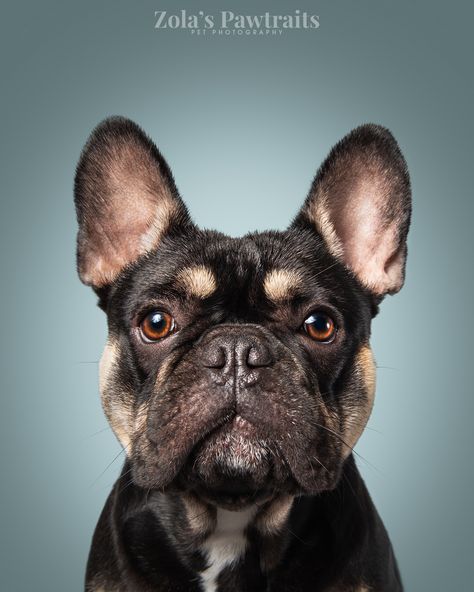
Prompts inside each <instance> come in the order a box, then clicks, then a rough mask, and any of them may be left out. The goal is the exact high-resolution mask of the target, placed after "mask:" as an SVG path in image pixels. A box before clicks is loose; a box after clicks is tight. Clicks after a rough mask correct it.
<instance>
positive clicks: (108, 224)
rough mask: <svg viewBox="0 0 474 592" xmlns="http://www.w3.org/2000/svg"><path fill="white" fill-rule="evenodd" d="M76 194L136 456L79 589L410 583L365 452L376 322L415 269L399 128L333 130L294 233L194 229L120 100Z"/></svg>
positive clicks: (187, 591)
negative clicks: (366, 475)
mask: <svg viewBox="0 0 474 592" xmlns="http://www.w3.org/2000/svg"><path fill="white" fill-rule="evenodd" d="M74 192H75V205H76V211H77V218H78V224H79V232H78V239H77V266H78V272H79V276H80V278H81V280H82V282H84V283H85V284H87V285H89V286H91V287H92V288H93V289H94V290H95V292H96V294H97V295H98V302H99V306H100V307H101V308H102V309H103V310H104V311H105V312H106V314H107V320H108V332H109V335H108V341H107V344H106V347H105V351H104V353H103V356H102V358H101V361H100V392H101V399H102V404H103V408H104V411H105V415H106V416H107V419H108V421H109V422H110V425H111V427H112V429H113V431H114V433H115V434H116V436H117V438H118V440H119V441H120V444H121V445H122V447H123V449H124V451H125V458H126V460H125V464H124V467H123V470H122V473H121V476H120V477H119V479H118V480H117V482H116V484H115V486H114V487H113V490H112V492H111V494H110V496H109V498H108V500H107V502H106V504H105V507H104V509H103V511H102V514H101V516H100V519H99V522H98V525H97V527H96V530H95V534H94V537H93V541H92V547H91V551H90V555H89V560H88V565H87V573H86V584H85V586H86V590H87V591H89V592H92V591H95V592H99V591H106V592H122V591H133V592H152V591H160V592H199V591H200V592H252V591H262V592H263V591H265V592H306V591H308V592H309V591H311V592H317V591H327V592H329V591H330V592H369V591H370V592H382V591H383V592H398V591H400V590H402V583H401V578H400V574H399V570H398V567H397V563H396V559H395V557H394V553H393V550H392V546H391V543H390V541H389V538H388V535H387V532H386V530H385V528H384V526H383V523H382V521H381V519H380V517H379V515H378V513H377V511H376V509H375V507H374V505H373V503H372V501H371V499H370V496H369V494H368V492H367V489H366V487H365V485H364V482H363V480H362V478H361V476H360V473H359V471H358V468H357V466H356V463H355V460H354V456H353V448H354V446H355V444H356V442H357V440H358V438H359V437H360V435H361V433H362V431H363V429H364V427H365V425H366V423H367V421H368V418H369V415H370V413H371V409H372V404H373V400H374V393H375V364H374V359H373V355H372V352H371V348H370V345H369V338H370V326H371V320H372V318H373V317H374V316H375V315H376V314H377V312H378V307H379V304H380V302H381V301H382V299H383V298H384V296H386V295H387V294H394V293H396V292H398V291H399V290H400V288H401V287H402V285H403V282H404V275H405V260H406V254H407V247H406V238H407V233H408V227H409V223H410V215H411V190H410V181H409V176H408V172H407V166H406V163H405V160H404V158H403V156H402V154H401V152H400V149H399V147H398V145H397V143H396V141H395V139H394V138H393V136H392V134H391V133H390V132H389V131H388V130H387V129H385V128H383V127H381V126H378V125H374V124H367V125H362V126H360V127H358V128H356V129H354V130H353V131H352V132H350V133H349V134H348V135H347V136H345V137H344V138H343V139H342V140H341V141H339V142H338V143H337V144H336V145H335V146H334V148H333V149H332V150H331V152H330V153H329V155H328V157H327V158H326V160H325V161H324V163H323V164H322V166H321V167H320V168H319V170H318V172H317V174H316V176H315V178H314V181H313V182H312V185H311V187H310V190H309V194H308V196H307V198H306V201H305V202H304V203H303V205H302V207H301V209H300V210H299V212H298V213H297V214H296V216H295V218H294V220H293V221H292V222H291V223H290V225H289V226H288V229H287V230H285V231H268V232H252V233H250V234H247V235H245V236H244V237H242V238H231V237H229V236H226V235H224V234H221V233H219V232H215V231H210V230H201V229H199V228H198V227H197V226H196V225H195V224H194V223H193V221H192V219H191V217H190V215H189V213H188V210H187V208H186V206H185V205H184V203H183V201H182V199H181V197H180V195H179V193H178V190H177V188H176V185H175V182H174V180H173V176H172V173H171V171H170V169H169V167H168V165H167V163H166V161H165V160H164V158H163V156H162V155H161V153H160V152H159V151H158V149H157V148H156V146H155V144H154V143H153V142H152V140H151V139H150V138H149V137H148V136H147V135H146V134H145V133H144V132H143V131H142V130H141V128H140V127H138V126H137V125H136V124H135V123H133V122H132V121H130V120H127V119H124V118H121V117H112V118H109V119H107V120H105V121H103V122H102V123H101V124H100V125H99V126H98V127H97V128H96V129H95V130H94V131H93V133H92V135H91V136H90V138H89V140H88V142H87V144H86V145H85V147H84V149H83V152H82V155H81V157H80V161H79V164H78V166H77V171H76V177H75V186H74ZM266 199H270V198H268V197H267V198H266ZM250 215H251V212H249V216H250Z"/></svg>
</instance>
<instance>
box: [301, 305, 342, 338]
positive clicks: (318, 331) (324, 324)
mask: <svg viewBox="0 0 474 592" xmlns="http://www.w3.org/2000/svg"><path fill="white" fill-rule="evenodd" d="M304 330H305V331H306V333H307V334H308V335H309V336H310V337H311V339H314V340H315V341H320V342H323V343H329V342H330V341H332V340H333V339H334V336H335V334H336V323H335V322H334V321H333V320H332V319H331V317H330V316H329V315H327V314H326V313H325V312H321V311H316V312H313V313H312V314H311V315H310V316H309V317H308V318H307V319H306V320H305V322H304Z"/></svg>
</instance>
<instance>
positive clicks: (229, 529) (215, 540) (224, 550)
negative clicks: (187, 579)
mask: <svg viewBox="0 0 474 592" xmlns="http://www.w3.org/2000/svg"><path fill="white" fill-rule="evenodd" d="M256 511H257V509H256V508H254V507H251V508H246V509H245V510H240V511H238V512H231V511H230V510H223V509H221V508H218V509H217V526H216V529H215V530H214V532H213V533H212V534H211V535H210V536H209V538H208V539H206V541H205V542H204V543H203V545H202V550H203V551H204V553H205V554H206V555H207V557H206V558H207V562H208V564H209V567H208V568H207V569H205V570H204V571H203V572H202V573H201V581H202V584H203V589H204V591H205V592H216V590H217V578H218V576H219V574H220V572H221V571H222V570H223V569H224V568H225V567H226V566H227V565H230V564H231V563H233V562H234V561H237V560H238V559H239V558H240V557H241V556H242V555H243V553H244V551H245V547H246V546H247V539H246V537H245V534H244V531H245V528H246V527H247V525H248V523H249V522H250V521H251V520H252V518H253V517H254V516H255V513H256Z"/></svg>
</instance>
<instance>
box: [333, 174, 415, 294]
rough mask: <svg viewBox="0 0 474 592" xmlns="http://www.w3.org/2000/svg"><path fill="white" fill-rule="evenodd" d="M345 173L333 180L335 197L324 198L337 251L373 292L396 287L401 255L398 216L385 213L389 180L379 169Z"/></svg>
mask: <svg viewBox="0 0 474 592" xmlns="http://www.w3.org/2000/svg"><path fill="white" fill-rule="evenodd" d="M347 173H349V171H346V175H343V177H342V178H341V179H339V180H338V181H339V183H336V185H337V189H338V193H337V197H335V198H333V199H331V200H329V199H327V201H326V207H327V209H328V210H329V212H328V213H327V215H328V218H329V220H330V221H331V223H332V227H333V230H334V233H335V235H336V236H337V239H338V247H339V249H340V253H339V254H340V256H341V257H342V259H343V260H344V262H345V264H346V265H347V266H348V267H349V268H350V269H351V270H352V271H353V272H354V274H355V275H356V276H357V277H358V278H359V280H360V281H361V282H362V283H363V284H364V285H365V286H367V287H368V288H370V289H371V290H372V291H373V292H374V293H376V294H384V293H387V292H394V291H397V290H398V289H399V288H400V287H401V285H402V283H403V267H404V258H403V252H399V231H398V225H397V224H398V219H397V218H395V220H393V219H390V216H389V215H387V205H386V204H387V202H388V201H389V199H390V186H389V183H388V182H387V179H386V178H385V177H384V175H383V174H382V175H381V174H379V173H380V171H369V170H367V169H366V170H365V171H364V173H365V174H364V176H363V177H362V178H360V176H359V178H358V175H357V174H354V173H355V171H354V170H352V171H351V172H350V173H349V174H347ZM351 173H352V174H351ZM359 174H360V173H359ZM341 251H342V253H341Z"/></svg>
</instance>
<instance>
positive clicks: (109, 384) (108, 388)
mask: <svg viewBox="0 0 474 592" xmlns="http://www.w3.org/2000/svg"><path fill="white" fill-rule="evenodd" d="M119 356H120V350H119V346H118V343H117V342H116V341H115V340H114V339H112V338H110V339H109V340H108V341H107V344H106V346H105V349H104V353H103V354H102V357H101V359H100V363H99V390H100V395H101V400H102V407H103V408H104V412H105V415H106V417H107V419H108V421H109V423H110V425H111V427H112V429H113V431H114V433H115V435H116V436H117V438H118V440H119V442H120V444H121V445H122V446H123V447H124V448H125V449H126V450H127V449H128V447H129V446H130V426H131V408H130V406H129V405H127V404H126V402H125V401H127V399H129V398H130V395H129V394H128V393H126V392H124V391H123V390H122V391H121V390H120V385H117V384H115V383H114V367H115V364H116V363H117V360H118V358H119Z"/></svg>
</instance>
